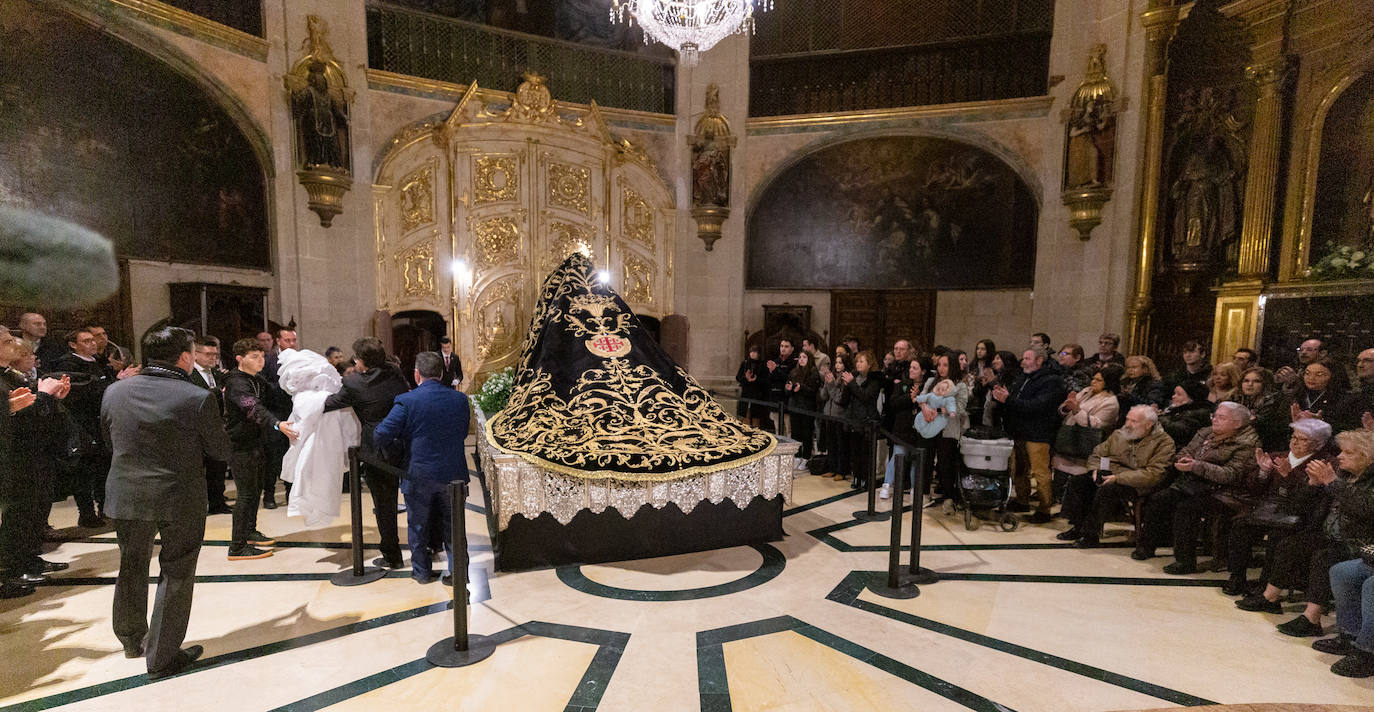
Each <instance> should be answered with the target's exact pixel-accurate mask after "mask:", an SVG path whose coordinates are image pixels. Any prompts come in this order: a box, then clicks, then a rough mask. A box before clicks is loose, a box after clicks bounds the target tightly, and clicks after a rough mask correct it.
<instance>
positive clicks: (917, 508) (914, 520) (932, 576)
mask: <svg viewBox="0 0 1374 712" xmlns="http://www.w3.org/2000/svg"><path fill="white" fill-rule="evenodd" d="M912 456H913V458H914V459H915V463H916V489H915V490H914V491H913V492H912V493H911V566H910V567H909V568H908V569H907V581H909V582H911V583H913V584H919V585H921V586H925V585H927V584H932V583H935V582H936V581H939V580H940V575H939V574H937V573H935V572H934V571H931V570H930V569H927V568H924V567H923V566H921V520H922V519H924V518H925V517H924V516H922V513H923V511H924V510H923V509H922V507H921V495H923V494H924V493H925V491H926V476H925V464H926V451H925V448H916V450H915V451H914V452H913V453H912Z"/></svg>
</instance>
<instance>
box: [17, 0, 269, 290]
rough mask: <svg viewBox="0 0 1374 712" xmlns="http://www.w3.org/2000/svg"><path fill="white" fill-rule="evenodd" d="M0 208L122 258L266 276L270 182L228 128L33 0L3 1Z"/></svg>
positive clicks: (157, 76) (129, 56)
mask: <svg viewBox="0 0 1374 712" xmlns="http://www.w3.org/2000/svg"><path fill="white" fill-rule="evenodd" d="M0 203H6V204H11V205H19V206H23V207H28V208H32V209H35V210H39V211H42V212H45V213H48V214H51V215H55V216H58V217H62V218H66V219H69V220H71V221H73V222H76V223H79V224H81V225H84V226H86V227H88V228H91V229H93V230H95V231H97V232H99V233H101V234H103V235H105V236H106V237H108V238H110V239H111V240H113V241H114V243H115V251H116V253H117V254H118V255H119V256H120V257H134V258H141V259H149V260H158V261H168V262H188V263H199V264H218V265H230V266H237V267H254V268H262V269H270V268H271V259H270V251H269V245H268V225H267V198H266V187H265V184H264V172H263V170H262V166H261V165H260V164H259V162H258V158H257V156H256V154H254V152H253V149H252V148H251V145H250V144H249V141H248V139H247V138H246V137H245V136H244V135H243V133H242V132H241V131H240V130H239V128H238V126H237V125H236V124H235V123H234V121H233V120H232V119H230V117H229V115H228V114H227V113H225V111H224V110H223V109H221V108H220V107H219V106H218V105H217V104H216V103H215V102H214V101H213V100H212V99H211V98H210V97H209V96H207V94H206V93H205V92H204V91H203V90H202V89H201V88H200V87H199V86H197V85H196V84H194V83H193V82H192V81H191V80H189V79H187V78H186V77H184V76H182V75H181V74H178V73H177V72H176V71H175V70H173V69H172V68H171V67H169V66H168V65H166V64H164V63H163V62H161V61H159V60H158V59H156V58H154V57H152V56H151V55H148V54H146V53H144V52H143V51H141V50H139V49H136V48H134V47H133V46H131V45H129V44H126V43H125V42H123V41H122V40H119V39H116V38H114V37H112V36H109V35H106V34H104V33H102V32H100V31H99V30H96V29H95V28H93V27H91V26H90V25H87V24H86V23H84V22H82V21H80V20H78V19H76V18H75V17H72V16H70V15H67V14H65V13H63V12H61V11H58V10H54V9H53V8H52V7H51V6H46V7H45V6H44V5H43V4H41V3H37V2H31V1H30V0H0Z"/></svg>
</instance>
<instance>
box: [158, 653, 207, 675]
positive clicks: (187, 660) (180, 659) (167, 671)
mask: <svg viewBox="0 0 1374 712" xmlns="http://www.w3.org/2000/svg"><path fill="white" fill-rule="evenodd" d="M204 652H205V648H202V647H200V646H199V645H192V646H191V647H189V648H182V650H181V652H180V653H178V654H177V661H176V662H174V663H172V664H171V665H169V666H167V667H165V668H163V669H161V670H149V671H148V679H149V680H161V679H162V678H164V677H171V676H173V675H177V674H180V673H183V672H185V671H186V668H189V667H191V663H194V662H195V661H197V660H199V659H200V656H201V655H202V654H203V653H204Z"/></svg>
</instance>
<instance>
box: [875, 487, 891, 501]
mask: <svg viewBox="0 0 1374 712" xmlns="http://www.w3.org/2000/svg"><path fill="white" fill-rule="evenodd" d="M878 499H892V485H883V486H882V487H879V488H878Z"/></svg>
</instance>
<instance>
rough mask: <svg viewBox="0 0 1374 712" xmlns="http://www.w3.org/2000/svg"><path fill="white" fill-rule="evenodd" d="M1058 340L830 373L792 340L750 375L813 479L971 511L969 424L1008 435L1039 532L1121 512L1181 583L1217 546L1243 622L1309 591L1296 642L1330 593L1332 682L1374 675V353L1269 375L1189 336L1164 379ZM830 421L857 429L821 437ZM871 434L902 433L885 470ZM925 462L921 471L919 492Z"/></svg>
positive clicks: (1308, 632) (855, 363)
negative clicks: (1218, 356)
mask: <svg viewBox="0 0 1374 712" xmlns="http://www.w3.org/2000/svg"><path fill="white" fill-rule="evenodd" d="M1050 344H1051V341H1050V337H1049V335H1047V334H1045V333H1042V332H1038V333H1036V334H1033V335H1032V336H1031V338H1030V339H1029V341H1028V344H1027V346H1026V347H1025V348H1023V349H1021V350H1020V351H1019V352H1018V351H999V350H998V349H997V346H996V345H995V344H994V343H993V342H992V341H991V340H988V339H984V340H981V341H979V342H978V343H977V344H976V345H975V347H974V349H973V351H972V356H971V357H970V356H969V355H968V354H966V353H965V352H963V351H960V350H957V349H951V348H948V347H945V346H936V347H934V348H933V349H932V350H931V351H929V352H924V351H921V350H918V349H916V348H913V346H912V344H911V343H910V342H909V341H908V340H906V339H899V340H897V341H896V342H895V343H893V345H892V347H891V350H890V351H885V352H882V351H880V352H875V351H873V350H871V349H869V348H864V347H862V346H861V345H860V344H859V343H858V342H857V340H856V339H854V338H853V337H845V338H844V339H842V343H840V344H838V345H837V346H836V347H835V350H834V355H833V358H829V359H826V360H825V361H822V360H821V357H824V356H825V354H824V353H823V352H820V351H818V350H817V349H816V347H815V344H813V343H810V342H809V341H807V342H803V345H802V354H801V356H800V358H799V357H798V356H796V355H794V354H793V350H794V349H793V344H792V342H791V341H789V340H787V339H783V340H782V344H781V347H780V348H779V350H778V353H777V355H776V356H773V355H771V354H766V353H764V351H763V350H762V349H757V348H756V349H754V350H751V351H750V354H749V358H747V359H745V361H744V362H743V363H742V364H741V365H740V370H739V374H738V376H737V380H738V381H739V383H740V387H741V395H742V396H744V397H746V398H750V399H754V400H757V401H772V403H773V404H775V405H776V404H785V406H786V408H787V409H790V410H791V411H792V412H790V413H789V414H788V416H789V423H790V425H791V428H790V434H791V436H792V437H794V438H796V439H798V440H801V441H802V446H801V450H800V452H799V456H800V457H799V460H798V462H797V463H796V464H797V466H798V468H799V469H800V468H801V467H803V466H806V467H808V469H810V470H811V471H812V472H814V473H817V474H820V475H821V476H823V477H826V478H830V479H833V480H840V481H848V482H849V483H850V485H851V486H852V487H855V488H859V487H865V486H866V485H867V479H868V478H869V477H876V476H879V473H881V476H882V477H883V484H882V486H881V487H880V488H879V497H880V498H882V499H890V497H891V492H892V485H893V483H894V481H895V478H896V477H898V476H903V477H907V478H909V479H910V480H911V481H913V482H923V483H928V487H929V491H927V492H923V493H922V494H923V495H925V494H929V495H930V503H929V505H927V506H934V505H942V506H943V508H944V509H945V510H946V511H949V510H951V509H952V508H953V507H954V506H959V502H958V498H959V489H958V482H959V477H960V471H961V470H960V468H961V466H962V463H961V458H960V455H959V441H960V437H961V436H963V435H964V434H965V433H966V431H968V430H969V429H970V428H972V427H978V428H980V429H981V430H980V431H979V433H978V435H979V437H994V436H1005V437H1007V438H1009V439H1011V440H1012V441H1013V443H1014V446H1013V455H1012V459H1011V463H1010V465H1009V467H1010V469H1011V472H1010V476H1011V481H1012V486H1013V492H1014V494H1013V495H1012V499H1011V502H1010V504H1009V508H1010V509H1011V510H1012V511H1016V512H1021V513H1024V514H1026V517H1025V521H1027V522H1029V523H1033V524H1049V523H1051V522H1052V521H1053V520H1054V519H1055V518H1061V517H1062V518H1064V519H1066V520H1067V521H1068V523H1069V528H1068V529H1066V530H1063V531H1060V532H1058V533H1057V534H1056V538H1057V539H1059V540H1061V541H1065V542H1072V545H1073V546H1075V547H1078V548H1085V549H1087V548H1094V547H1098V546H1100V545H1101V541H1102V537H1103V536H1104V525H1105V524H1107V523H1108V522H1112V521H1117V520H1121V519H1124V520H1125V521H1127V522H1129V523H1131V524H1132V525H1133V529H1134V531H1133V535H1134V540H1135V547H1134V549H1133V550H1132V551H1131V557H1132V558H1134V559H1137V560H1141V561H1145V560H1149V559H1152V558H1154V557H1156V556H1157V554H1158V552H1159V550H1160V549H1164V548H1167V549H1169V550H1170V551H1171V554H1172V559H1173V560H1172V561H1170V562H1168V563H1167V564H1166V565H1165V566H1164V567H1163V572H1164V573H1166V574H1169V575H1188V574H1194V573H1197V572H1199V571H1200V569H1201V564H1200V563H1199V551H1200V550H1210V552H1211V553H1212V555H1213V559H1212V566H1213V567H1214V568H1216V569H1219V570H1220V569H1224V570H1228V571H1229V572H1230V578H1229V579H1228V581H1227V583H1226V585H1225V587H1224V588H1223V591H1224V592H1225V593H1227V594H1229V595H1233V596H1238V597H1240V598H1239V600H1238V601H1237V602H1236V605H1237V606H1238V607H1239V608H1241V609H1243V610H1247V611H1260V612H1265V613H1271V614H1277V613H1281V612H1282V596H1283V595H1284V591H1285V590H1288V591H1293V592H1301V598H1303V600H1304V603H1305V606H1304V608H1303V610H1302V612H1301V614H1300V615H1298V616H1297V617H1295V618H1293V619H1292V620H1289V621H1286V622H1283V623H1280V624H1279V625H1278V626H1277V629H1278V631H1279V632H1281V633H1285V634H1287V635H1292V636H1319V635H1321V634H1322V633H1323V632H1324V631H1325V630H1326V628H1325V627H1324V626H1323V623H1322V612H1323V610H1326V607H1327V606H1329V605H1331V604H1332V603H1333V600H1334V604H1335V609H1336V618H1337V620H1336V623H1337V626H1336V635H1335V636H1333V637H1329V638H1322V639H1320V640H1317V641H1316V642H1315V643H1314V644H1313V647H1314V648H1316V649H1317V650H1320V651H1323V652H1327V653H1332V654H1338V655H1341V656H1343V657H1342V658H1341V659H1340V660H1339V661H1338V662H1336V663H1335V664H1334V665H1333V666H1332V671H1333V672H1336V673H1337V674H1341V675H1346V676H1351V677H1368V676H1374V577H1372V576H1371V569H1370V565H1371V563H1374V348H1370V349H1365V350H1364V351H1361V352H1360V353H1359V354H1358V356H1357V357H1356V358H1355V360H1354V362H1353V363H1347V362H1345V361H1343V360H1341V359H1339V358H1337V357H1335V356H1333V355H1332V354H1331V353H1330V352H1329V349H1328V347H1327V344H1326V343H1325V342H1324V341H1322V340H1321V339H1318V338H1309V339H1305V340H1303V341H1302V343H1301V344H1300V345H1299V347H1298V349H1297V352H1296V355H1295V358H1293V359H1292V360H1291V362H1288V361H1289V360H1288V359H1278V361H1284V362H1285V363H1281V364H1275V365H1278V366H1279V367H1278V368H1277V370H1270V369H1269V368H1266V367H1264V366H1261V365H1260V360H1261V355H1260V354H1259V353H1258V352H1257V351H1256V350H1254V349H1250V348H1242V349H1237V350H1236V351H1235V352H1234V354H1232V355H1231V356H1230V358H1225V357H1223V358H1222V360H1219V361H1217V362H1215V363H1214V362H1213V361H1212V360H1210V359H1209V354H1208V348H1207V346H1206V345H1204V344H1202V343H1199V342H1197V341H1187V342H1185V343H1183V344H1182V346H1181V348H1180V351H1179V353H1178V361H1177V362H1176V363H1175V364H1173V367H1172V368H1170V369H1169V370H1168V371H1167V375H1164V376H1161V374H1160V369H1159V367H1157V366H1156V364H1155V363H1154V361H1153V360H1151V359H1150V358H1149V357H1147V356H1144V355H1140V354H1132V355H1126V354H1123V353H1121V352H1120V351H1118V349H1119V347H1120V338H1119V337H1118V336H1117V335H1116V334H1110V333H1108V334H1102V335H1101V336H1100V337H1099V338H1098V344H1097V350H1096V352H1095V353H1093V354H1091V355H1086V354H1085V350H1084V349H1083V347H1082V346H1081V345H1079V344H1064V345H1062V346H1060V347H1059V348H1058V349H1055V348H1053V347H1052V346H1051V345H1050ZM876 353H884V357H883V358H882V359H881V360H879V359H878V357H877V356H876ZM1351 371H1353V374H1354V376H1355V379H1356V383H1354V384H1353V385H1352V382H1351V378H1350V375H1351ZM740 408H741V410H740V415H741V417H742V418H747V419H748V420H749V421H750V422H751V423H753V424H755V425H759V426H761V427H766V428H769V429H772V428H774V427H775V425H780V424H775V423H774V421H773V419H772V418H773V414H774V411H773V410H772V409H771V408H770V406H767V405H760V404H758V403H753V404H748V403H744V402H741V406H740ZM777 412H782V411H777ZM816 412H820V413H821V414H823V415H826V416H833V417H835V418H840V419H842V420H841V421H835V420H831V419H824V421H823V422H822V424H821V426H820V427H819V428H815V427H814V426H813V422H812V421H813V416H812V414H813V413H816ZM870 430H876V431H878V432H884V433H887V434H890V435H889V437H890V440H891V443H890V444H889V446H888V447H887V448H886V450H887V452H889V453H890V456H889V457H888V458H887V460H886V466H885V467H884V466H883V463H882V462H881V461H875V460H874V459H873V458H871V457H869V455H870V454H871V453H868V452H866V451H865V450H866V448H869V447H870V446H869V444H868V443H869V440H867V436H866V433H867V432H868V431H870ZM908 444H910V445H911V447H913V448H917V449H920V450H922V451H923V457H913V455H914V454H915V453H913V452H911V450H910V449H909V448H908V446H907V445H908ZM899 457H902V458H904V461H905V462H907V463H908V465H909V466H908V467H907V470H908V471H907V472H905V473H899V472H897V471H896V470H897V466H896V463H897V461H898V458H899ZM913 461H914V462H920V463H923V467H924V468H925V469H926V472H923V473H921V474H922V475H923V477H921V478H920V479H919V480H917V479H915V478H914V477H913V474H914V472H913V471H912V469H913V468H912V467H911V466H910V465H911V464H912V463H913ZM932 474H934V475H935V476H934V477H931V476H930V475H932ZM1056 505H1059V509H1058V510H1056V509H1055V506H1056ZM1255 562H1262V565H1261V566H1260V569H1261V570H1260V575H1259V579H1258V580H1250V579H1249V578H1248V570H1249V569H1250V568H1252V564H1254V563H1255Z"/></svg>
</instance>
